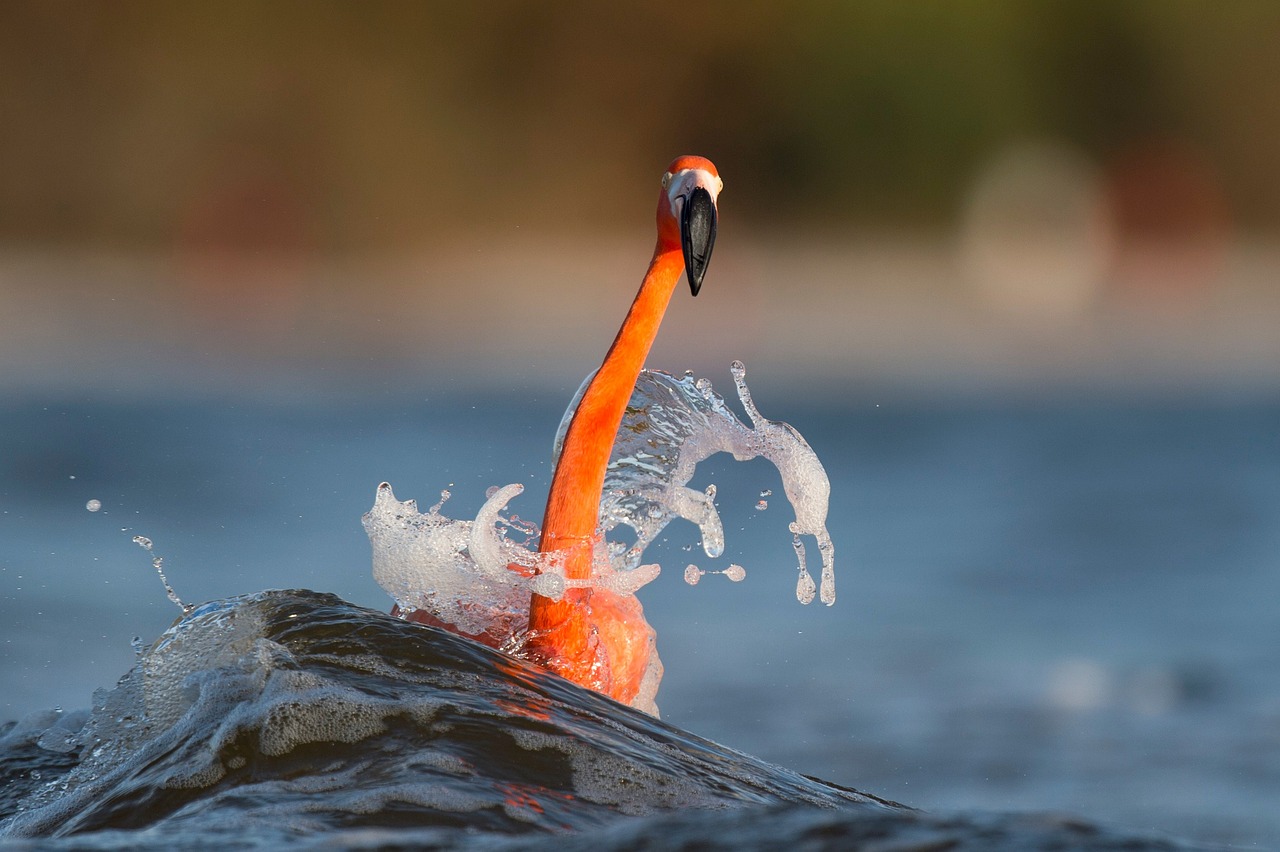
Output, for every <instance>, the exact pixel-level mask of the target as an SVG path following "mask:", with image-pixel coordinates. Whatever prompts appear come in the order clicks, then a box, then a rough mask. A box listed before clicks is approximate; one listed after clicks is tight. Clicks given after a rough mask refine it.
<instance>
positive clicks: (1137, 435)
mask: <svg viewBox="0 0 1280 852" xmlns="http://www.w3.org/2000/svg"><path fill="white" fill-rule="evenodd" d="M1277 44H1280V6H1277V5H1275V4H1272V3H1265V2H1256V3H1255V2H1238V3H1233V4H1228V5H1221V4H1205V3H1198V2H1180V0H1158V1H1157V2H1035V3H1032V2H987V3H983V4H952V3H941V2H939V3H928V2H921V3H911V4H901V3H891V2H867V3H858V4H854V3H839V2H830V3H819V2H797V3H787V4H773V3H752V2H746V3H744V2H735V3H707V4H688V3H670V2H661V3H649V4H644V8H634V7H632V6H629V5H626V4H624V5H616V6H610V5H601V4H587V3H557V4H533V3H516V2H492V3H474V4H445V3H387V2H375V3H359V4H356V3H349V4H339V3H326V2H278V3H271V4H257V3H239V2H229V3H219V4H186V3H159V2H157V3H140V2H118V3H105V2H27V3H6V4H4V5H3V6H0V616H2V617H3V620H2V623H3V624H4V625H5V627H4V630H3V637H4V638H3V644H0V684H3V687H2V689H0V692H3V696H0V718H13V717H17V716H21V715H22V714H24V713H26V712H29V711H31V710H35V709H40V708H47V707H50V706H53V705H55V704H67V705H68V706H83V705H86V704H88V702H89V695H90V693H91V692H92V690H93V689H94V688H95V687H99V686H109V685H110V684H111V683H113V682H114V680H115V679H116V678H117V677H118V676H119V675H120V674H122V673H123V672H124V671H125V670H126V669H127V667H128V666H129V664H130V660H131V656H132V652H131V650H130V648H129V638H130V637H131V636H133V635H139V636H141V637H142V638H143V639H144V640H146V641H150V639H151V637H153V636H155V635H156V634H157V633H158V632H159V631H160V630H163V629H164V627H165V626H166V625H167V623H168V622H169V620H170V619H171V618H172V617H173V615H175V614H176V610H174V609H173V608H172V606H171V604H169V603H168V602H167V601H165V600H164V597H163V594H162V592H161V589H160V586H159V584H158V582H156V580H155V577H154V575H153V574H152V573H151V572H150V568H149V566H148V561H147V560H148V557H147V556H146V554H144V553H143V552H142V551H140V550H137V549H136V548H135V547H134V546H133V545H132V544H131V543H130V542H129V538H130V537H131V536H132V535H134V534H138V533H142V534H146V535H148V536H150V537H151V538H152V539H154V540H155V542H156V551H157V552H158V553H160V554H162V555H165V556H166V558H167V560H168V561H167V563H166V564H167V565H168V566H169V569H170V579H171V580H173V582H174V585H175V586H176V587H177V589H178V592H179V594H182V595H183V596H184V597H186V598H188V599H195V600H199V599H206V598H210V597H216V596H223V595H230V594H237V593H242V592H249V591H254V590H257V589H260V588H263V587H282V586H290V585H298V586H308V587H312V588H317V589H320V590H325V591H334V592H337V593H339V594H342V595H343V596H344V597H347V598H349V599H351V600H354V601H356V602H358V603H363V604H367V605H369V606H374V607H378V608H385V607H386V606H387V605H388V601H387V599H386V598H385V596H384V595H382V593H381V592H380V590H378V589H377V587H376V586H374V585H373V583H372V580H371V579H370V578H369V576H368V553H367V544H366V542H365V540H364V537H363V534H362V532H361V530H360V528H359V524H358V518H359V515H360V513H361V512H363V511H364V510H365V509H367V507H368V506H369V505H370V504H371V502H372V498H373V493H374V488H375V487H376V485H377V483H378V482H379V481H381V480H382V479H390V480H391V481H392V482H393V484H394V485H395V486H396V490H397V494H398V495H399V496H400V497H402V498H407V497H417V498H418V499H419V500H425V501H426V502H425V503H424V505H429V504H430V503H432V502H434V501H435V494H436V493H438V491H439V490H440V489H441V488H444V487H447V486H454V487H453V488H452V490H453V491H454V494H455V495H456V496H455V498H454V502H453V503H451V504H449V507H450V508H452V509H453V510H454V513H455V514H456V515H466V514H467V513H468V512H472V513H473V512H474V511H475V509H476V508H477V507H478V506H479V504H480V503H481V502H482V501H483V493H484V488H485V487H487V486H488V485H493V484H499V483H505V482H509V481H523V482H525V483H526V484H527V485H528V486H529V491H528V492H527V494H526V496H525V497H524V498H522V499H523V502H524V504H525V505H524V506H523V507H521V508H520V509H519V511H522V512H523V513H524V514H526V515H528V516H531V517H536V516H537V515H538V514H539V511H540V506H541V503H540V501H541V500H542V499H543V498H544V497H545V490H546V484H547V483H546V480H547V479H549V470H548V467H547V456H548V455H549V452H548V451H549V445H550V440H551V436H552V434H553V433H554V429H555V425H556V423H557V422H558V418H559V415H560V412H561V410H562V408H563V405H564V403H565V401H566V400H567V399H568V397H569V395H570V394H571V393H572V391H573V389H574V388H576V387H577V384H578V382H579V381H580V379H581V377H582V376H583V375H584V374H585V373H586V372H587V371H588V370H589V369H591V368H593V367H594V366H595V365H596V364H597V363H598V360H599V358H600V357H601V354H602V353H603V351H604V350H605V348H606V347H607V345H608V342H609V341H610V340H611V339H612V335H613V331H614V329H615V328H616V325H617V323H618V321H619V320H620V318H621V316H622V313H623V312H624V311H625V308H626V306H627V304H628V303H629V301H630V298H631V295H632V294H633V292H634V289H635V287H636V285H637V283H638V281H639V278H640V275H641V274H642V272H643V269H644V265H645V263H646V262H647V260H648V257H649V254H650V251H651V249H652V239H653V207H654V203H655V198H656V193H657V188H658V178H659V176H660V175H661V173H662V171H663V169H664V168H665V166H666V164H667V163H668V162H669V161H670V160H671V158H673V157H674V156H676V155H677V154H682V153H699V154H703V155H706V156H708V157H710V158H711V159H713V160H714V161H715V162H716V164H717V165H718V167H719V170H720V172H721V175H722V176H723V178H724V180H725V191H724V193H723V195H722V196H721V198H720V212H721V219H720V229H719V240H718V242H717V247H716V253H715V261H714V263H713V264H712V267H711V271H710V273H709V275H708V278H707V283H706V286H705V287H704V288H703V291H702V295H700V296H699V298H698V299H697V300H691V299H689V298H688V297H687V296H686V295H685V294H684V293H683V292H678V293H677V295H676V299H675V300H674V301H673V306H672V311H671V313H670V315H669V316H668V318H667V321H666V323H665V325H664V328H663V332H662V335H661V337H660V339H659V342H658V345H657V347H656V348H655V350H654V354H653V356H652V357H651V359H650V363H651V364H652V365H653V366H657V367H662V368H665V369H668V370H671V371H674V372H679V371H680V370H683V369H686V368H689V369H693V370H695V371H697V372H698V373H699V374H700V375H707V376H709V377H711V378H712V380H713V381H715V382H716V384H717V386H718V387H720V388H721V389H722V390H724V389H728V388H729V387H730V384H729V380H728V371H727V365H728V363H729V361H730V360H732V359H733V358H741V359H743V360H744V361H746V363H747V365H748V368H749V370H750V372H749V381H750V382H751V385H752V388H753V390H754V391H755V393H756V397H757V401H758V402H759V404H760V406H761V408H762V409H763V410H764V412H765V413H766V415H767V416H771V417H775V418H780V419H785V420H788V421H790V422H792V423H793V424H794V425H796V426H797V427H798V428H799V429H800V430H801V431H802V432H803V433H804V434H805V435H806V436H807V437H808V438H809V440H810V443H811V444H813V446H814V447H815V448H816V449H817V451H818V453H819V455H820V457H822V458H823V459H824V461H826V463H827V466H828V470H829V472H830V473H831V477H832V480H833V485H834V489H833V498H832V516H831V517H832V520H831V528H832V534H833V536H834V537H835V539H836V545H837V550H838V554H839V558H840V569H839V570H840V572H841V573H840V583H841V589H842V592H841V595H842V597H841V600H840V602H839V603H838V604H837V606H836V608H835V609H833V610H830V611H814V610H809V609H802V608H800V607H798V605H795V604H794V603H791V602H789V601H788V600H787V598H788V594H789V592H788V588H789V584H790V583H791V582H793V578H792V577H791V575H790V574H788V570H789V569H788V566H790V565H791V560H792V556H791V552H790V543H789V536H788V534H787V533H786V530H785V527H786V521H787V520H788V517H787V516H786V512H787V510H786V508H785V506H784V505H783V504H782V503H781V499H780V496H781V495H780V492H779V496H778V497H777V498H775V499H774V507H773V508H771V509H769V510H768V512H765V513H763V515H762V514H760V513H756V512H755V510H754V509H753V508H752V506H754V504H755V503H756V501H757V500H758V499H759V493H760V492H761V491H763V490H767V489H769V488H775V489H776V488H777V482H776V478H771V477H772V476H773V474H772V473H771V472H770V471H769V470H767V469H761V468H757V467H748V468H745V470H747V471H748V472H747V473H742V472H741V471H738V470H736V469H733V468H732V466H731V465H730V464H729V463H724V464H722V465H720V467H715V466H713V467H712V470H711V471H710V473H707V474H703V479H704V480H705V481H711V480H710V479H706V477H708V476H710V477H714V481H716V482H718V483H721V486H720V494H721V495H722V511H724V512H725V514H726V517H730V516H732V515H733V512H734V511H736V510H735V508H734V506H736V505H737V503H734V502H733V501H738V502H740V503H741V504H742V505H741V506H740V507H739V508H740V509H741V513H740V515H739V516H738V521H737V526H733V525H732V524H727V528H729V529H730V549H729V551H728V553H727V558H730V559H733V560H734V561H738V562H741V563H742V564H744V565H746V566H747V567H748V571H749V574H750V577H749V580H748V582H747V583H745V584H742V585H741V587H738V586H735V587H732V588H730V586H729V584H728V583H727V582H725V583H720V584H718V585H717V584H716V583H713V582H712V581H713V580H715V579H718V578H715V577H709V578H707V579H706V580H704V582H703V583H702V584H700V585H699V586H698V587H697V588H696V589H689V588H687V587H685V586H684V585H683V584H682V583H680V582H679V574H680V572H681V570H682V566H683V561H685V560H687V559H688V558H689V557H688V555H687V554H686V553H684V552H683V547H684V546H685V545H687V544H688V543H689V541H690V539H689V536H691V535H692V532H691V531H690V530H681V531H679V532H680V535H682V536H683V539H679V540H676V539H677V538H678V537H677V536H676V534H675V532H674V531H673V535H672V537H673V543H671V545H670V546H671V548H672V549H671V551H670V553H669V554H668V556H667V557H666V558H665V559H663V562H664V565H666V566H667V571H666V574H664V577H663V578H662V579H661V580H660V582H659V583H657V584H655V586H654V587H653V588H652V589H650V590H646V592H645V595H648V597H645V601H646V605H647V606H648V607H649V610H650V612H651V620H652V621H654V623H655V625H656V626H658V627H659V631H660V648H661V649H662V650H663V656H664V659H665V661H666V664H667V669H668V675H667V680H666V682H665V684H664V688H663V692H662V693H661V694H660V696H659V702H660V704H661V705H662V706H663V708H664V712H665V713H666V716H667V718H668V719H670V720H671V721H673V722H675V723H677V724H680V725H683V726H686V727H688V728H690V729H691V730H693V731H695V732H697V733H702V734H705V735H708V736H713V737H715V738H717V739H719V740H721V741H722V742H725V743H726V744H728V745H731V746H734V747H737V748H740V749H743V750H746V751H751V752H754V753H758V754H760V755H762V756H764V757H766V758H769V759H773V760H777V761H779V762H782V763H786V764H788V765H790V766H792V767H793V768H796V769H798V770H801V771H805V772H810V773H813V774H818V775H821V776H823V777H826V778H829V779H831V780H833V781H837V782H840V783H846V784H851V785H854V786H857V787H860V788H863V789H866V790H868V791H870V792H874V793H877V794H880V795H883V796H887V797H890V798H895V799H900V800H903V801H906V802H908V803H910V804H913V805H917V806H921V807H927V808H949V807H983V808H1008V807H1014V808H1036V809H1061V810H1078V811H1083V812H1085V813H1087V814H1088V815H1090V816H1093V817H1097V818H1101V819H1111V820H1116V821H1120V822H1122V823H1124V824H1127V825H1130V826H1134V827H1137V828H1141V829H1144V830H1158V831H1170V832H1178V833H1183V834H1187V835H1190V836H1196V837H1201V838H1205V839H1212V840H1222V841H1232V842H1238V843H1241V844H1246V845H1247V844H1250V843H1259V842H1266V841H1268V840H1275V839H1276V838H1278V837H1280V823H1278V822H1277V819H1278V818H1277V817H1276V815H1275V813H1274V807H1273V805H1274V802H1275V801H1276V800H1280V621H1278V620H1277V618H1276V614H1277V613H1276V602H1277V601H1280V564H1278V561H1280V560H1278V558H1277V555H1276V554H1277V553H1278V552H1280V428H1278V424H1280V419H1278V418H1280V333H1277V328H1280V240H1278V239H1277V238H1278V237H1280V231H1278V226H1280V157H1278V156H1277V155H1276V140H1277V138H1280V86H1278V85H1277V83H1276V81H1278V80H1280V51H1278V50H1277V49H1276V45H1277ZM699 481H703V480H699ZM734 483H736V489H737V490H736V492H734V493H736V495H737V496H736V497H733V498H732V500H731V499H730V497H729V494H730V489H729V487H728V486H730V485H733V484H734ZM539 489H541V491H539ZM89 500H99V501H100V503H101V506H100V508H99V509H98V510H96V511H93V512H89V511H87V510H86V508H85V507H86V505H87V504H88V501H89ZM733 529H737V530H738V531H739V536H738V537H739V541H738V543H737V544H736V545H735V543H734V541H733V538H734V533H733ZM735 546H736V547H737V548H738V550H737V551H735V550H734V548H735ZM704 561H705V560H704ZM757 566H762V570H761V571H759V572H758V573H755V572H753V570H752V569H753V568H755V567H757ZM763 566H768V567H763ZM704 567H715V566H714V565H708V566H704ZM753 580H754V581H756V582H755V584H754V585H753V582H752V581H753ZM751 589H754V590H755V591H752V590H751ZM744 624H748V625H752V630H751V631H750V636H749V637H744V636H743V633H742V626H743V625H744ZM801 661H806V662H804V663H801ZM726 663H732V665H726ZM744 696H750V700H746V699H745V698H744ZM744 706H750V707H752V710H751V711H750V712H746V711H744V710H743V709H742V708H743V707H744ZM1268 802H1270V803H1271V805H1272V806H1268V805H1267V804H1266V803H1268Z"/></svg>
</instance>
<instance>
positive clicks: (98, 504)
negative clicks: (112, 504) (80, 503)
mask: <svg viewBox="0 0 1280 852" xmlns="http://www.w3.org/2000/svg"><path fill="white" fill-rule="evenodd" d="M84 507H85V508H86V509H88V510H89V511H90V512H96V511H98V510H99V509H101V508H102V501H101V500H90V501H89V502H88V503H85V504H84Z"/></svg>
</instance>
